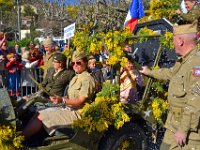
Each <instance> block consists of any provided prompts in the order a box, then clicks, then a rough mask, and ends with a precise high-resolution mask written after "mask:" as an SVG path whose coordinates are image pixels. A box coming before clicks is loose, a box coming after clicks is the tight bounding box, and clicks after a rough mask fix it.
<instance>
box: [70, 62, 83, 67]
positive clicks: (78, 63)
mask: <svg viewBox="0 0 200 150" xmlns="http://www.w3.org/2000/svg"><path fill="white" fill-rule="evenodd" d="M75 64H76V65H78V66H80V65H81V64H82V63H81V62H80V61H75V62H72V66H73V65H75Z"/></svg>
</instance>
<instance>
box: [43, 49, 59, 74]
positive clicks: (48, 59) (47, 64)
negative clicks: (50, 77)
mask: <svg viewBox="0 0 200 150" xmlns="http://www.w3.org/2000/svg"><path fill="white" fill-rule="evenodd" d="M56 53H57V52H53V53H51V54H50V55H44V74H43V78H45V76H46V74H47V70H48V69H49V68H50V67H53V65H52V62H53V56H54V54H56Z"/></svg>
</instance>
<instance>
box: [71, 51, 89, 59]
mask: <svg viewBox="0 0 200 150" xmlns="http://www.w3.org/2000/svg"><path fill="white" fill-rule="evenodd" d="M83 58H87V56H86V55H85V52H84V51H78V50H76V51H75V52H74V53H73V56H72V61H79V60H81V59H83Z"/></svg>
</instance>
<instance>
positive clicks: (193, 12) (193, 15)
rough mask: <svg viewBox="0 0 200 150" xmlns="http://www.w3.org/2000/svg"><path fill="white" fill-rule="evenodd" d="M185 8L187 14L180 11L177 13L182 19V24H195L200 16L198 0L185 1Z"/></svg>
mask: <svg viewBox="0 0 200 150" xmlns="http://www.w3.org/2000/svg"><path fill="white" fill-rule="evenodd" d="M185 6H186V9H187V10H188V12H187V13H186V14H184V13H182V12H181V11H180V10H179V9H178V10H177V11H176V13H177V14H178V15H180V18H181V19H182V20H181V22H182V23H181V24H190V23H193V22H194V21H195V20H197V19H198V18H199V16H200V5H199V4H198V3H197V0H185Z"/></svg>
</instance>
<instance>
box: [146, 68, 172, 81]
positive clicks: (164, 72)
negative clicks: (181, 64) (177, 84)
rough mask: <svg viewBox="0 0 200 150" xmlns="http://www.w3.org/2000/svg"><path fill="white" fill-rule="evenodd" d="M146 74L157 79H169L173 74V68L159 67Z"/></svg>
mask: <svg viewBox="0 0 200 150" xmlns="http://www.w3.org/2000/svg"><path fill="white" fill-rule="evenodd" d="M148 75H149V76H151V77H154V78H156V79H159V80H170V79H171V77H172V76H173V68H160V69H155V70H151V71H149V72H148Z"/></svg>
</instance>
